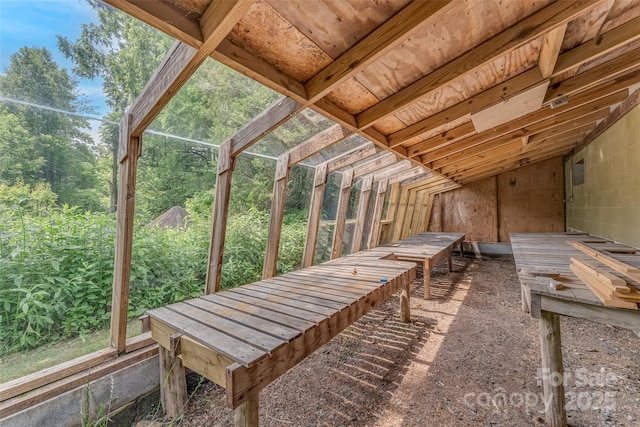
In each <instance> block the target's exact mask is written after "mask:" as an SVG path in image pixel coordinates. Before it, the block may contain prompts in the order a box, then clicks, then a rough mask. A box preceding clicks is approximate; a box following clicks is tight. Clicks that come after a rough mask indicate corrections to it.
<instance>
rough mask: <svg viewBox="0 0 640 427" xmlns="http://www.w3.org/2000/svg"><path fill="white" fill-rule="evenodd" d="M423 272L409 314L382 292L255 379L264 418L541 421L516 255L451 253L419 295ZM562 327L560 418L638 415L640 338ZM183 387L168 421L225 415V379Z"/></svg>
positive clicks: (533, 342)
mask: <svg viewBox="0 0 640 427" xmlns="http://www.w3.org/2000/svg"><path fill="white" fill-rule="evenodd" d="M420 282H421V281H420V280H418V281H416V282H415V283H414V285H413V294H412V300H411V308H412V322H411V323H410V324H404V323H401V322H400V321H399V318H398V313H397V312H398V298H391V299H389V300H388V301H387V302H386V303H384V304H383V305H381V306H380V307H379V308H377V309H376V310H374V311H373V312H371V313H370V314H368V315H366V316H365V317H363V318H362V319H361V320H360V321H359V322H358V323H356V324H354V325H353V326H351V327H350V328H348V329H347V330H346V331H344V332H343V333H342V334H340V335H339V336H338V337H336V338H334V339H333V340H332V341H330V342H329V343H328V344H326V345H325V346H324V347H322V348H320V349H319V350H318V351H316V352H315V353H314V354H312V355H311V356H310V357H308V358H307V359H305V360H304V361H302V362H301V363H300V364H298V365H297V366H296V367H295V368H294V369H292V370H291V371H289V372H288V373H287V374H285V375H283V376H282V377H280V378H279V379H278V380H276V381H275V382H273V383H272V384H271V385H269V386H268V387H266V388H265V389H264V390H262V391H261V393H260V423H261V425H263V426H279V427H280V426H296V427H297V426H378V427H383V426H531V425H543V424H544V411H543V410H544V400H543V398H542V387H541V382H540V380H539V375H538V368H539V366H540V356H539V343H538V323H537V321H536V320H535V319H532V318H531V317H530V316H529V315H528V314H524V313H522V311H521V310H520V301H519V299H520V289H519V283H518V280H517V277H516V274H515V265H514V263H513V262H512V261H500V260H476V259H468V258H459V257H454V273H452V274H447V273H446V266H445V264H444V263H442V264H440V265H439V266H437V267H436V269H435V271H434V272H433V273H432V299H431V300H429V301H427V302H425V301H424V300H423V299H422V298H421V295H422V286H421V283H420ZM561 330H562V339H563V358H564V366H565V373H566V375H565V384H566V388H565V391H566V393H567V409H568V411H567V412H568V421H569V424H570V425H571V426H638V425H640V364H639V363H638V362H639V361H640V357H639V353H640V346H639V345H638V344H639V342H640V338H639V337H638V336H637V335H636V334H635V333H633V332H631V331H627V330H622V329H617V328H613V327H609V326H606V325H601V324H599V323H594V322H588V321H584V320H575V319H570V318H562V320H561ZM189 389H190V392H191V393H192V394H191V397H190V400H189V406H188V408H187V410H186V413H185V415H184V417H183V418H182V419H181V420H177V422H176V420H174V424H177V425H180V426H190V427H191V426H231V425H233V412H232V411H231V410H229V409H228V408H227V407H226V406H225V400H224V390H223V389H221V388H220V387H218V386H216V385H215V384H213V383H210V382H208V381H202V380H200V379H199V377H197V376H190V380H189ZM157 416H158V415H157V414H149V415H148V416H147V417H146V418H147V419H154V417H155V419H156V420H157V424H156V423H154V425H159V424H161V423H162V422H161V421H160V420H158V418H157Z"/></svg>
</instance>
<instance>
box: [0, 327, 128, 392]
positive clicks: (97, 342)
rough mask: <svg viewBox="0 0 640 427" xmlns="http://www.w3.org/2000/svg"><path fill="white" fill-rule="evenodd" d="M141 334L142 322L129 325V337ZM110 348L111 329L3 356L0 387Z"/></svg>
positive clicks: (0, 363) (0, 365)
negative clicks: (8, 382) (14, 380)
mask: <svg viewBox="0 0 640 427" xmlns="http://www.w3.org/2000/svg"><path fill="white" fill-rule="evenodd" d="M139 334H140V321H139V320H137V319H136V320H131V321H129V323H128V324H127V336H128V337H134V336H136V335H139ZM107 347H109V329H105V330H101V331H97V332H92V333H90V334H87V335H85V336H80V337H76V338H73V339H70V340H66V341H60V342H56V343H54V344H48V345H44V346H42V347H38V348H36V349H34V350H29V351H22V352H20V353H12V354H8V355H6V356H2V357H0V384H2V383H5V382H7V381H11V380H13V379H16V378H20V377H23V376H25V375H29V374H32V373H34V372H38V371H40V370H42V369H46V368H50V367H52V366H55V365H57V364H60V363H63V362H66V361H68V360H71V359H74V358H76V357H80V356H84V355H85V354H89V353H92V352H94V351H98V350H102V349H104V348H107Z"/></svg>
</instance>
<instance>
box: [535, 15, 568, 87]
mask: <svg viewBox="0 0 640 427" xmlns="http://www.w3.org/2000/svg"><path fill="white" fill-rule="evenodd" d="M566 31H567V24H564V25H561V26H559V27H558V28H554V29H553V30H551V31H549V32H548V33H547V34H545V35H544V36H543V37H542V46H541V47H540V55H539V57H538V68H540V73H541V74H542V77H543V78H545V79H546V78H549V77H551V76H552V75H553V70H554V68H555V65H556V62H557V61H558V55H559V54H560V48H561V47H562V41H563V40H564V34H565V32H566Z"/></svg>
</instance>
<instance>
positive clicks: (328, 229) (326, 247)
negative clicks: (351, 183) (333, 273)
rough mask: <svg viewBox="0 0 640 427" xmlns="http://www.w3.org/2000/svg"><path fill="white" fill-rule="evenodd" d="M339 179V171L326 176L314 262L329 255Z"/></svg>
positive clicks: (326, 258) (316, 262)
mask: <svg viewBox="0 0 640 427" xmlns="http://www.w3.org/2000/svg"><path fill="white" fill-rule="evenodd" d="M341 180H342V174H340V173H335V172H334V173H331V174H329V176H328V177H327V184H326V186H325V191H324V199H323V202H322V213H321V215H320V226H319V227H318V240H317V241H316V250H315V257H314V264H319V263H322V262H325V261H328V260H329V259H330V257H331V242H332V239H333V230H334V229H335V223H336V211H337V208H338V197H339V195H340V182H341Z"/></svg>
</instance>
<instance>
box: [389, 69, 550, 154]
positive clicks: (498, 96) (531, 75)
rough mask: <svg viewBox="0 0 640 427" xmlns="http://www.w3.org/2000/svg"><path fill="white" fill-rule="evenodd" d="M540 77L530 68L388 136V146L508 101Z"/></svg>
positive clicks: (536, 81) (540, 76) (536, 71)
mask: <svg viewBox="0 0 640 427" xmlns="http://www.w3.org/2000/svg"><path fill="white" fill-rule="evenodd" d="M542 80H543V79H542V75H541V74H540V70H539V69H538V68H532V69H530V70H528V71H525V72H524V73H520V74H518V75H517V76H515V77H512V78H510V79H509V80H507V81H505V82H502V83H500V84H498V85H495V86H493V87H492V88H490V89H487V90H485V91H484V92H481V93H479V94H477V95H475V96H472V97H471V98H469V99H466V100H464V101H463V102H460V103H458V104H455V105H453V106H451V107H449V108H447V109H445V110H442V111H440V112H439V113H436V114H434V115H433V116H430V117H428V118H426V119H424V120H421V121H419V122H417V123H415V124H413V125H411V126H407V127H406V128H404V129H401V130H399V131H397V132H395V133H392V134H391V135H389V136H388V139H389V146H390V147H395V146H398V145H400V144H402V143H403V142H404V141H406V140H409V139H411V138H415V137H417V136H420V135H423V134H424V133H426V132H428V131H430V130H432V129H435V128H437V127H439V126H441V125H442V124H443V123H446V122H451V121H454V120H458V119H460V118H462V117H464V116H467V115H469V114H472V113H475V112H477V111H480V110H483V109H485V108H487V107H490V106H492V105H494V104H496V103H498V102H501V101H502V100H503V99H509V98H510V97H512V96H513V95H515V94H517V93H519V92H522V91H523V90H525V89H527V88H529V87H531V86H533V85H535V84H537V83H539V82H540V81H542Z"/></svg>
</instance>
